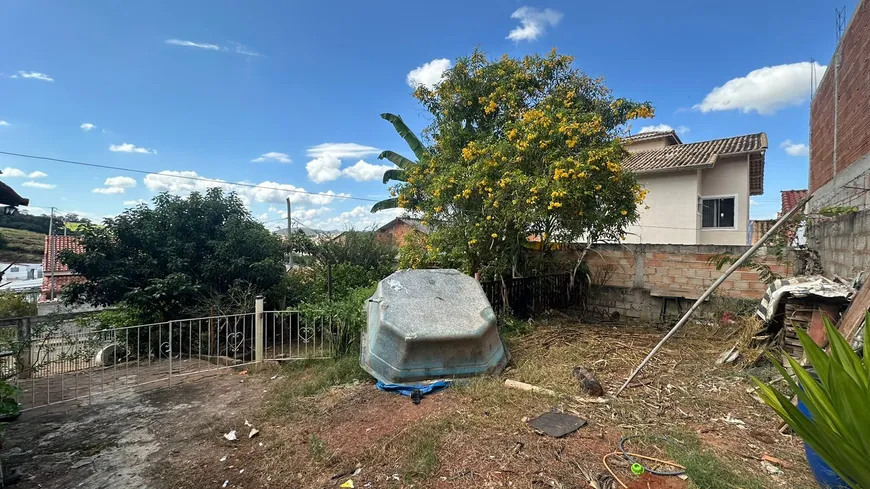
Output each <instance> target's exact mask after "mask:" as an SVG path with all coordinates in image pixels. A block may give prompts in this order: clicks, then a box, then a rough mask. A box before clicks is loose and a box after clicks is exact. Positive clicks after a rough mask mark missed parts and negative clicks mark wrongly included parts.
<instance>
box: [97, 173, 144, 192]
mask: <svg viewBox="0 0 870 489" xmlns="http://www.w3.org/2000/svg"><path fill="white" fill-rule="evenodd" d="M103 185H105V187H102V188H95V189H93V190H92V192H93V193H95V194H105V195H118V194H123V193H124V192H126V191H127V189H128V188H133V187H135V186H136V179H134V178H130V177H109V178H107V179H106V181H105V182H104V183H103Z"/></svg>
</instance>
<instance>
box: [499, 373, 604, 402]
mask: <svg viewBox="0 0 870 489" xmlns="http://www.w3.org/2000/svg"><path fill="white" fill-rule="evenodd" d="M504 386H505V387H507V388H509V389H517V390H521V391H526V392H536V393H538V394H544V395H548V396H554V397H558V396H559V393H557V392H556V391H552V390H550V389H545V388H543V387H538V386H536V385H532V384H526V383H525V382H519V381H516V380H511V379H507V380H505V381H504ZM571 399H573V400H574V401H577V402H590V403H598V404H605V403H607V402H608V401H607V398H605V397H582V396H573V397H572V398H571Z"/></svg>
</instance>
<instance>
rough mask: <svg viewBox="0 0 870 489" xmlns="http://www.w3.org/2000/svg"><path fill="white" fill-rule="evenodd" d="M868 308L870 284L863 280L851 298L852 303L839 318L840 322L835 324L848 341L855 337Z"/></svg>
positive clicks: (869, 305)
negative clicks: (856, 292) (861, 285)
mask: <svg viewBox="0 0 870 489" xmlns="http://www.w3.org/2000/svg"><path fill="white" fill-rule="evenodd" d="M868 308H870V285H867V283H866V282H865V283H864V286H863V287H861V290H860V291H858V294H857V295H856V296H855V298H854V299H852V304H850V305H849V308H848V309H846V313H845V314H843V317H842V318H840V323H839V324H837V329H839V330H840V333H842V334H843V336H844V337H845V338H846V341H848V342H849V343H851V342H852V340H853V339H855V334H856V333H857V332H858V326H860V325H861V323H862V322H863V321H864V314H865V313H866V312H867V309H868Z"/></svg>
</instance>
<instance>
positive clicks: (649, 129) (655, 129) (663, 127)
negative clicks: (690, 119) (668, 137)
mask: <svg viewBox="0 0 870 489" xmlns="http://www.w3.org/2000/svg"><path fill="white" fill-rule="evenodd" d="M673 130H674V128H673V127H671V126H669V125H667V124H659V125H657V126H643V127H641V128H640V131H639V132H638V134H643V133H645V132H662V131H673Z"/></svg>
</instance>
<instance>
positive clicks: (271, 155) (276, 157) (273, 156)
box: [251, 151, 292, 163]
mask: <svg viewBox="0 0 870 489" xmlns="http://www.w3.org/2000/svg"><path fill="white" fill-rule="evenodd" d="M264 161H277V162H278V163H292V160H291V159H290V157H289V156H287V153H278V152H275V151H270V152H268V153H264V154H262V155H260V156H259V157H257V158H254V159H253V160H251V162H252V163H262V162H264Z"/></svg>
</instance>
